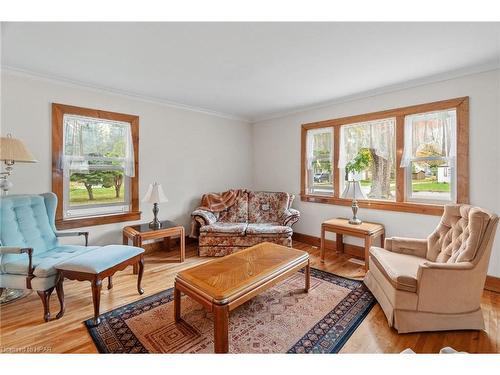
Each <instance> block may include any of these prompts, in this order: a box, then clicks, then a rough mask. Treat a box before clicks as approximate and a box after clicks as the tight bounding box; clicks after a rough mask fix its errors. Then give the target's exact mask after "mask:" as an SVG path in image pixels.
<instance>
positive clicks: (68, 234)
mask: <svg viewBox="0 0 500 375" xmlns="http://www.w3.org/2000/svg"><path fill="white" fill-rule="evenodd" d="M75 236H85V246H88V245H89V232H56V237H75Z"/></svg>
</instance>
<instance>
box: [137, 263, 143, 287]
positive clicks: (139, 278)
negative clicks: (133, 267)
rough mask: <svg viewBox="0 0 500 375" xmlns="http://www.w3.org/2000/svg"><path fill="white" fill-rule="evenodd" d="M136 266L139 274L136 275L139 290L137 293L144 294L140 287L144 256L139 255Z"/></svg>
mask: <svg viewBox="0 0 500 375" xmlns="http://www.w3.org/2000/svg"><path fill="white" fill-rule="evenodd" d="M138 266H139V275H138V276H137V291H138V292H139V294H144V289H142V288H141V282H142V275H143V274H144V257H141V259H140V260H139V262H138Z"/></svg>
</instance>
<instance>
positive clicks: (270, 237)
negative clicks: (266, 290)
mask: <svg viewBox="0 0 500 375" xmlns="http://www.w3.org/2000/svg"><path fill="white" fill-rule="evenodd" d="M204 198H205V196H204ZM293 199H294V196H293V195H291V194H288V193H282V192H276V193H274V192H264V191H257V192H252V191H247V190H239V191H238V194H237V198H235V199H234V202H233V203H232V204H231V205H230V206H229V207H227V208H225V209H223V210H220V211H218V212H217V211H213V210H209V209H208V208H207V207H200V208H198V209H196V210H195V211H194V212H193V213H192V218H193V229H192V231H191V236H192V237H199V255H200V256H224V255H228V254H231V253H233V252H236V251H238V250H241V249H244V248H247V247H249V246H253V245H256V244H258V243H261V242H264V241H267V242H273V243H277V244H280V245H285V246H292V234H293V230H292V225H293V224H294V223H296V222H297V221H298V220H299V217H300V213H299V211H297V210H294V209H293V208H291V205H292V202H293ZM203 201H204V199H202V202H203Z"/></svg>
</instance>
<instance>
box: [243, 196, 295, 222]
mask: <svg viewBox="0 0 500 375" xmlns="http://www.w3.org/2000/svg"><path fill="white" fill-rule="evenodd" d="M289 207H290V194H288V193H285V192H267V191H256V192H250V193H248V222H249V223H258V224H260V223H272V224H278V225H281V224H283V221H284V219H285V216H286V215H285V213H286V210H287V209H288V208H289Z"/></svg>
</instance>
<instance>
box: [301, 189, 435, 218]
mask: <svg viewBox="0 0 500 375" xmlns="http://www.w3.org/2000/svg"><path fill="white" fill-rule="evenodd" d="M300 199H301V200H302V201H303V202H314V203H326V204H333V205H337V206H350V205H351V204H352V200H350V199H343V198H336V197H332V196H325V195H307V194H301V196H300ZM358 205H359V207H361V208H369V209H373V210H385V211H397V212H409V213H416V214H424V215H434V216H441V215H443V211H444V205H442V204H428V203H413V202H387V201H375V200H373V201H371V200H359V201H358Z"/></svg>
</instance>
